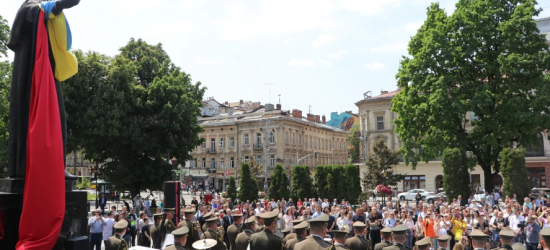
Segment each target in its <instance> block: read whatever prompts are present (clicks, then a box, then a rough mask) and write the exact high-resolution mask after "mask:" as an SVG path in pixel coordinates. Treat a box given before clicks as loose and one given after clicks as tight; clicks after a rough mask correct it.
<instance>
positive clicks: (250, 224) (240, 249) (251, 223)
mask: <svg viewBox="0 0 550 250" xmlns="http://www.w3.org/2000/svg"><path fill="white" fill-rule="evenodd" d="M255 227H256V216H252V217H250V218H248V219H247V220H246V221H245V222H244V224H243V228H244V232H242V233H240V234H238V235H237V238H236V239H235V245H236V246H237V250H246V248H247V247H248V240H249V239H250V236H251V235H252V234H253V233H254V228H255Z"/></svg>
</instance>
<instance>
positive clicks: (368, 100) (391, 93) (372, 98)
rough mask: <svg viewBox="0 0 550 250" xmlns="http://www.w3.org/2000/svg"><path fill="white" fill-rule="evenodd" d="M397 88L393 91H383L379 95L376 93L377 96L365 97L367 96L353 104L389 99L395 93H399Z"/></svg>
mask: <svg viewBox="0 0 550 250" xmlns="http://www.w3.org/2000/svg"><path fill="white" fill-rule="evenodd" d="M399 90H400V89H396V90H394V91H390V92H387V93H383V94H381V95H377V96H374V97H367V98H365V99H363V100H361V101H358V102H356V103H355V105H359V104H361V103H364V102H375V101H381V100H391V99H393V97H394V96H395V95H396V94H397V93H399Z"/></svg>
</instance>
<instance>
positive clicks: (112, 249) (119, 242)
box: [105, 220, 128, 250]
mask: <svg viewBox="0 0 550 250" xmlns="http://www.w3.org/2000/svg"><path fill="white" fill-rule="evenodd" d="M113 227H114V228H115V230H116V229H125V228H127V227H128V222H127V221H126V220H121V221H119V222H117V223H116V224H115V225H114V226H113ZM105 250H128V243H127V242H126V241H124V239H123V238H122V236H121V235H120V234H117V233H115V235H113V236H111V237H109V239H108V240H107V241H105Z"/></svg>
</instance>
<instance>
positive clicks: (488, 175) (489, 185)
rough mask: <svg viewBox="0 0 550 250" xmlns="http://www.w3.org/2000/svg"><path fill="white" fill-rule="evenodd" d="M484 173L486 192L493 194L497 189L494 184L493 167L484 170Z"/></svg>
mask: <svg viewBox="0 0 550 250" xmlns="http://www.w3.org/2000/svg"><path fill="white" fill-rule="evenodd" d="M483 173H484V175H485V177H484V179H485V185H484V186H485V191H487V192H489V193H491V192H493V189H495V185H494V184H493V173H492V170H491V167H489V168H488V169H486V168H483Z"/></svg>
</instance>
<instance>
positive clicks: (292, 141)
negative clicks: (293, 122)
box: [292, 133, 294, 145]
mask: <svg viewBox="0 0 550 250" xmlns="http://www.w3.org/2000/svg"><path fill="white" fill-rule="evenodd" d="M292 145H294V133H292Z"/></svg>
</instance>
